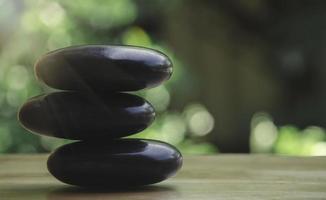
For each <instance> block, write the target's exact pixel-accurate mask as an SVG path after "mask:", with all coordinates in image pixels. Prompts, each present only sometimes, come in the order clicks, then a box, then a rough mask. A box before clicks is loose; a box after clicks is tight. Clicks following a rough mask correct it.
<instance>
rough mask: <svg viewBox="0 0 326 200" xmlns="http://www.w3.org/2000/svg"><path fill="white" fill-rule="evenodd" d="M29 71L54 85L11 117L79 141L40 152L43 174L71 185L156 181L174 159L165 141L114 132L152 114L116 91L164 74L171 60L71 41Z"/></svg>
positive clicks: (144, 123)
mask: <svg viewBox="0 0 326 200" xmlns="http://www.w3.org/2000/svg"><path fill="white" fill-rule="evenodd" d="M35 74H36V77H37V78H38V79H39V80H41V81H43V82H44V83H45V84H46V85H48V86H50V87H52V88H55V89H60V90H65V91H62V92H54V93H50V94H46V95H41V96H37V97H34V98H31V99H30V100H29V101H27V102H26V103H25V104H24V105H23V106H22V107H21V109H20V111H19V120H20V122H21V124H22V125H23V126H24V127H25V128H26V129H28V130H30V131H32V132H34V133H39V134H42V135H47V136H53V137H58V138H66V139H71V140H80V141H78V142H74V143H70V144H67V145H64V146H62V147H60V148H58V149H57V150H56V151H55V152H54V153H52V154H51V155H50V157H49V159H48V163H47V164H48V169H49V171H50V173H51V174H52V175H53V176H55V177H56V178H57V179H59V180H60V181H62V182H65V183H68V184H72V185H77V186H86V187H87V186H99V187H103V186H105V187H128V186H140V185H147V184H153V183H157V182H160V181H162V180H164V179H166V178H168V177H170V176H171V175H173V174H175V173H176V171H177V170H178V169H179V168H180V167H181V165H182V156H181V154H180V152H179V151H178V150H177V149H176V148H175V147H173V146H171V145H169V144H166V143H163V142H160V141H154V140H145V139H126V138H125V139H120V138H121V137H124V136H129V135H132V134H135V133H137V132H140V131H142V130H144V129H145V128H147V127H148V126H149V125H150V124H151V123H152V122H153V120H154V117H155V111H154V108H153V107H152V105H151V104H150V103H148V102H147V101H146V100H145V99H143V98H141V97H138V96H136V95H133V94H128V93H121V92H126V91H137V90H141V89H146V88H150V87H155V86H157V85H159V84H161V83H162V82H163V81H165V80H167V79H168V78H169V77H170V76H171V74H172V63H171V61H170V60H169V59H168V58H167V57H166V56H165V55H164V54H162V53H160V52H157V51H155V50H150V49H145V48H139V47H131V46H104V45H103V46H102V45H93V46H79V47H68V48H64V49H59V50H56V51H53V52H50V53H48V54H46V55H44V56H43V57H41V58H40V59H39V61H38V62H37V63H36V65H35Z"/></svg>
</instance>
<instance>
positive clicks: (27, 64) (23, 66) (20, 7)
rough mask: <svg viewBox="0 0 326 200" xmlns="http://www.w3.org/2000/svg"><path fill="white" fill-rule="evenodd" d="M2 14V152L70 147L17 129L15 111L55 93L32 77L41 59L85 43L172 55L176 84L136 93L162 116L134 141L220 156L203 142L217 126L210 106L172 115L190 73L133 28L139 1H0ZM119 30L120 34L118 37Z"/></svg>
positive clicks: (168, 51)
mask: <svg viewBox="0 0 326 200" xmlns="http://www.w3.org/2000/svg"><path fill="white" fill-rule="evenodd" d="M0 13H1V14H0V24H1V25H2V27H4V28H1V34H2V35H1V37H0V38H1V39H0V40H1V43H0V48H1V52H0V65H1V68H0V72H1V73H0V85H1V86H0V87H1V93H0V107H1V111H0V152H2V153H3V152H19V153H32V152H48V151H51V150H53V149H55V148H57V147H58V146H60V145H62V144H65V143H67V142H69V141H67V140H62V139H56V138H50V137H45V136H37V135H34V134H29V133H27V131H26V130H24V129H22V128H21V127H20V126H19V125H18V123H17V121H16V112H17V110H18V107H19V106H20V105H21V104H22V103H23V102H24V101H26V99H27V98H29V97H32V96H35V95H38V94H40V93H47V92H50V91H52V90H51V89H50V88H48V87H46V86H44V85H40V84H39V83H37V82H36V80H35V78H34V77H33V67H32V66H33V63H34V62H35V60H36V59H37V57H38V56H40V55H41V54H43V53H45V52H47V51H51V50H55V49H57V48H62V47H66V46H70V45H80V44H125V45H137V46H144V47H148V48H153V49H157V50H160V51H162V52H164V53H165V54H167V55H168V56H169V57H170V58H171V59H172V61H173V63H174V66H175V67H174V75H173V77H172V79H171V80H170V81H168V83H167V84H165V85H161V86H159V87H157V88H153V89H151V90H146V91H140V92H137V94H139V95H141V96H144V97H145V98H146V99H147V100H148V101H149V102H151V103H152V104H153V105H154V107H155V108H156V110H157V112H159V114H158V117H157V119H156V121H155V122H154V124H153V125H152V126H151V127H150V128H148V129H147V130H145V131H144V132H142V133H140V134H137V135H135V136H134V137H141V138H152V139H159V140H163V141H166V142H169V143H171V144H174V145H176V146H178V147H180V149H181V151H183V152H185V153H187V152H189V153H191V154H206V153H214V152H216V151H217V150H216V148H215V147H214V146H213V145H211V144H209V143H208V142H207V141H205V140H204V139H202V138H201V137H202V136H204V135H206V134H208V133H209V131H210V130H211V129H212V126H213V124H214V119H213V117H212V116H211V115H210V114H209V112H208V111H207V110H206V109H205V107H203V106H202V105H200V104H196V105H194V106H195V107H193V106H189V107H186V108H185V109H184V111H181V112H177V111H175V112H174V111H170V110H169V105H170V102H171V94H170V93H171V90H172V89H173V88H175V90H184V88H183V86H184V85H185V84H184V83H182V82H183V81H185V80H183V79H184V78H183V75H185V71H184V68H183V66H182V64H181V62H180V61H179V60H178V59H177V58H176V56H175V55H174V53H173V51H172V50H171V49H170V48H169V47H167V46H165V45H164V43H162V41H156V40H154V39H153V38H152V37H151V36H150V35H149V34H148V33H147V32H146V31H145V30H144V29H143V28H142V27H139V26H137V25H135V24H134V22H135V20H136V18H137V16H138V9H137V5H136V3H135V1H130V0H119V1H114V0H99V1H82V0H76V1H64V0H57V1H46V0H26V1H9V0H7V1H6V0H0ZM12 19H15V20H14V21H13V20H12ZM9 20H11V22H10V23H9ZM117 30H119V32H121V34H118V35H115V32H116V31H117ZM187 81H189V80H187ZM202 117H203V118H202ZM206 119H208V121H204V123H201V122H203V120H206Z"/></svg>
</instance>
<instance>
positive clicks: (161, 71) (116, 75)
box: [35, 45, 172, 91]
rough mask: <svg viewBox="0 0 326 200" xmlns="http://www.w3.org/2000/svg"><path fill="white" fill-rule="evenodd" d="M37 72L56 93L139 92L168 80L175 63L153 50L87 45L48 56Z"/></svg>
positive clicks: (69, 48) (45, 56)
mask: <svg viewBox="0 0 326 200" xmlns="http://www.w3.org/2000/svg"><path fill="white" fill-rule="evenodd" d="M35 72H36V76H37V78H38V79H40V80H42V81H43V82H44V83H45V84H47V85H48V86H50V87H53V88H56V89H62V90H86V91H136V90H140V89H144V88H150V87H155V86H157V85H159V84H161V83H162V82H163V81H165V80H167V79H168V78H169V77H170V76H171V73H172V63H171V61H170V60H169V59H168V57H167V56H165V55H164V54H162V53H160V52H158V51H155V50H152V49H147V48H140V47H132V46H105V45H87V46H77V47H68V48H63V49H59V50H56V51H53V52H50V53H48V54H46V55H44V56H43V57H41V58H40V59H39V60H38V62H37V63H36V65H35Z"/></svg>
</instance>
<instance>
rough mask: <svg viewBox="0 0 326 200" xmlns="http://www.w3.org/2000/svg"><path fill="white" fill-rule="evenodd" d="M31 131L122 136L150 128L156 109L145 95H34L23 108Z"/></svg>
mask: <svg viewBox="0 0 326 200" xmlns="http://www.w3.org/2000/svg"><path fill="white" fill-rule="evenodd" d="M18 117H19V121H20V122H21V124H22V125H23V126H24V127H25V128H26V129H28V130H30V131H32V132H35V133H40V134H43V135H47V136H53V137H58V138H66V139H76V140H84V139H85V140H86V139H88V140H89V139H93V140H95V139H102V138H105V139H111V138H120V137H123V136H127V135H132V134H134V133H137V132H140V131H142V130H144V129H145V128H147V127H148V126H149V125H150V124H151V123H152V121H153V120H154V118H155V111H154V108H153V107H152V106H151V105H150V103H148V102H147V101H146V100H144V99H143V98H141V97H138V96H135V95H131V94H124V93H116V94H106V95H99V94H94V93H93V94H88V93H87V94H84V93H79V92H56V93H51V94H47V95H41V96H37V97H34V98H32V99H30V100H29V101H27V102H26V103H25V104H24V105H23V106H22V107H21V108H20V110H19V114H18Z"/></svg>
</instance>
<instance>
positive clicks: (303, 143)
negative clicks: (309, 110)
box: [250, 113, 326, 156]
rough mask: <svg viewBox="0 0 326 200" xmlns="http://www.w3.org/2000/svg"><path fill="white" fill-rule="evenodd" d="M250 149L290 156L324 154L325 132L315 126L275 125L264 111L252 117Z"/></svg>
mask: <svg viewBox="0 0 326 200" xmlns="http://www.w3.org/2000/svg"><path fill="white" fill-rule="evenodd" d="M251 130H252V132H251V138H250V142H251V150H252V152H255V153H275V154H281V155H292V156H294V155H295V156H321V155H326V132H325V130H324V129H322V128H320V127H317V126H310V127H307V128H305V129H304V130H299V129H298V128H296V127H295V126H291V125H287V126H282V127H276V126H275V124H274V123H273V120H272V118H271V117H270V116H269V115H268V114H266V113H257V114H256V115H255V116H254V117H253V119H252V129H251Z"/></svg>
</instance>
